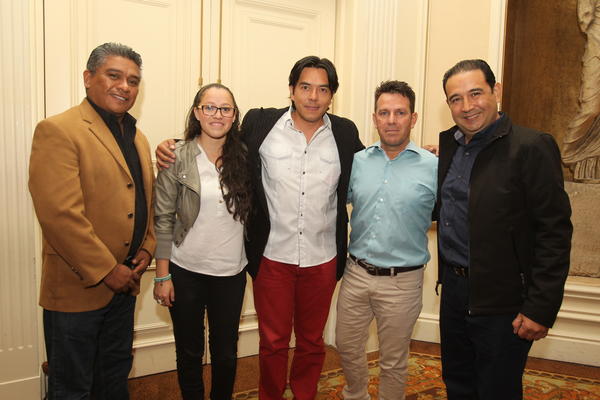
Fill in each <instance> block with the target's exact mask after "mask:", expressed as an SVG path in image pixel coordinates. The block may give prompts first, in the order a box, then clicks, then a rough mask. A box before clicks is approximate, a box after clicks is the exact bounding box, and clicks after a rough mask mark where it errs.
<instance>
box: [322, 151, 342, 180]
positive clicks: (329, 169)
mask: <svg viewBox="0 0 600 400" xmlns="http://www.w3.org/2000/svg"><path fill="white" fill-rule="evenodd" d="M317 159H318V168H319V173H318V176H319V178H320V179H321V180H322V181H323V182H325V183H326V184H327V185H329V186H337V184H338V181H339V179H340V173H341V167H340V162H339V160H338V156H337V152H336V151H335V150H328V149H322V150H320V151H319V157H318V158H317Z"/></svg>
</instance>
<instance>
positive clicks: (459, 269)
mask: <svg viewBox="0 0 600 400" xmlns="http://www.w3.org/2000/svg"><path fill="white" fill-rule="evenodd" d="M447 265H448V268H450V271H452V272H454V274H456V275H458V276H462V277H463V278H466V277H468V276H469V268H467V267H463V266H462V265H456V264H447Z"/></svg>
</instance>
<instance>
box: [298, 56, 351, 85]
mask: <svg viewBox="0 0 600 400" xmlns="http://www.w3.org/2000/svg"><path fill="white" fill-rule="evenodd" d="M304 68H322V69H324V70H325V72H327V81H328V86H329V90H331V93H332V94H334V93H335V92H336V91H337V90H338V87H339V85H340V84H339V82H338V76H337V72H336V70H335V66H334V65H333V63H332V62H331V61H329V60H328V59H326V58H319V57H317V56H307V57H304V58H302V59H301V60H298V61H297V62H296V64H294V66H293V67H292V70H291V71H290V78H289V82H290V83H289V84H290V86H292V87H295V86H296V84H297V83H298V79H300V74H301V73H302V70H304Z"/></svg>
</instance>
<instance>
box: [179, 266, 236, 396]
mask: <svg viewBox="0 0 600 400" xmlns="http://www.w3.org/2000/svg"><path fill="white" fill-rule="evenodd" d="M169 272H170V273H171V275H172V276H173V278H172V279H173V287H174V288H175V301H174V303H173V306H172V307H171V308H170V309H169V311H170V313H171V319H172V320H173V331H174V334H175V349H176V354H177V377H178V380H179V387H180V389H181V394H182V396H183V398H184V400H191V399H194V400H201V399H203V398H204V383H203V381H202V357H203V355H204V310H205V309H206V311H207V314H208V326H209V329H210V330H209V336H208V342H209V349H210V360H211V375H212V382H211V390H210V398H211V399H212V400H225V399H231V394H232V392H233V383H234V381H235V369H236V365H237V341H238V329H239V325H240V313H241V310H242V302H243V300H244V290H245V288H246V272H245V271H242V272H240V273H239V274H237V275H234V276H211V275H204V274H199V273H195V272H191V271H188V270H186V269H183V268H181V267H179V266H177V265H176V264H174V263H170V265H169Z"/></svg>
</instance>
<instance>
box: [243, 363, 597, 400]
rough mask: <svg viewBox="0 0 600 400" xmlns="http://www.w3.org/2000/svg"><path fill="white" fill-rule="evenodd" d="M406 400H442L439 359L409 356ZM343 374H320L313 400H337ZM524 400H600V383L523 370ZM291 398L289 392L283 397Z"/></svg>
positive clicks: (249, 395) (375, 372)
mask: <svg viewBox="0 0 600 400" xmlns="http://www.w3.org/2000/svg"><path fill="white" fill-rule="evenodd" d="M408 370H409V377H408V391H407V394H406V399H407V400H438V399H446V390H445V388H444V384H443V383H442V379H441V367H440V359H439V357H436V356H431V355H427V354H419V353H411V357H410V360H409V365H408ZM344 383H345V381H344V375H343V374H342V371H341V370H340V369H335V370H331V371H327V372H324V373H323V374H321V381H320V382H319V394H318V395H317V400H337V399H341V398H342V397H341V392H342V388H343V387H344ZM378 383H379V365H378V363H377V360H375V361H371V362H369V394H370V395H371V398H377V386H378ZM523 386H524V399H525V400H600V380H595V379H587V378H577V377H572V376H568V375H560V374H554V373H549V372H543V371H535V370H529V369H528V370H525V376H524V378H523ZM284 397H285V398H286V399H287V398H290V399H291V398H292V394H291V392H290V391H289V389H288V390H287V391H286V393H285V396H284ZM257 398H258V391H257V390H256V389H254V390H248V391H245V392H240V393H236V394H235V395H234V396H233V399H234V400H255V399H257Z"/></svg>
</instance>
